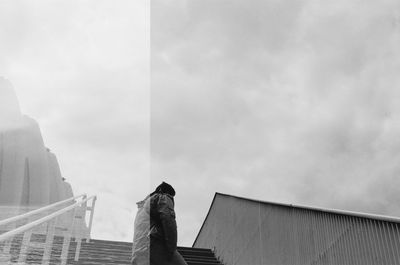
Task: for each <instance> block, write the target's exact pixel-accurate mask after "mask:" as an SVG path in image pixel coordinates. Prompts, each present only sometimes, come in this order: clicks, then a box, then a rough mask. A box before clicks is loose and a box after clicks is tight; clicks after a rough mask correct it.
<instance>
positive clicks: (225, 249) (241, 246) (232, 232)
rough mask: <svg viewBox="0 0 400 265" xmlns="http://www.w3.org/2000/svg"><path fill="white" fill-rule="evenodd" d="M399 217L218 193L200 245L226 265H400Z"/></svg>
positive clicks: (204, 227) (201, 232)
mask: <svg viewBox="0 0 400 265" xmlns="http://www.w3.org/2000/svg"><path fill="white" fill-rule="evenodd" d="M399 232H400V227H399V222H398V221H397V219H396V218H391V217H384V216H374V215H367V214H361V213H350V212H344V211H343V212H341V211H337V210H322V209H317V208H315V209H313V208H312V207H300V206H291V205H284V204H276V203H268V202H261V201H254V200H248V199H244V198H238V197H233V196H228V195H223V194H216V196H215V198H214V201H213V204H212V206H211V208H210V211H209V213H208V216H207V218H206V220H205V221H204V224H203V226H202V229H201V231H200V232H199V235H198V236H197V238H196V241H195V243H194V247H201V248H211V249H214V250H215V253H216V255H217V256H218V258H219V259H220V260H221V261H222V262H223V263H224V264H225V265H244V264H245V265H253V264H254V265H256V264H257V265H269V264H271V265H272V264H273V265H281V264H282V265H283V264H284V265H297V264H299V265H300V264H309V265H311V264H312V265H319V264H324V265H325V264H326V265H347V264H348V265H353V264H355V265H357V264H359V265H367V264H371V265H375V264H382V265H384V264H387V265H397V264H398V265H400V233H399Z"/></svg>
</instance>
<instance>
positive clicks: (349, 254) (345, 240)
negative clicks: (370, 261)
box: [339, 215, 353, 264]
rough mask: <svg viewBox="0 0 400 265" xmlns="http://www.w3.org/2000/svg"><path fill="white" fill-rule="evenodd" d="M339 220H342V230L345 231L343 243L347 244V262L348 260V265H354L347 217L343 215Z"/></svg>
mask: <svg viewBox="0 0 400 265" xmlns="http://www.w3.org/2000/svg"><path fill="white" fill-rule="evenodd" d="M339 220H340V223H341V225H342V229H343V232H342V237H343V241H344V242H345V245H346V247H345V249H346V257H347V258H346V260H348V262H347V263H348V264H353V259H352V253H351V248H350V243H351V242H350V241H349V238H348V236H347V233H348V227H347V223H346V217H345V216H343V215H341V216H339Z"/></svg>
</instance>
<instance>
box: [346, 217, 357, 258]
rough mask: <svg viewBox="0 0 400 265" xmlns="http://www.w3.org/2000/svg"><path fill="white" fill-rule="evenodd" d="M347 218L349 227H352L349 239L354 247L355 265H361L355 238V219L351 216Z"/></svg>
mask: <svg viewBox="0 0 400 265" xmlns="http://www.w3.org/2000/svg"><path fill="white" fill-rule="evenodd" d="M347 218H348V220H349V227H350V229H349V238H350V241H351V247H352V252H353V257H354V261H355V262H354V263H355V264H360V262H359V258H358V249H357V241H356V238H355V236H354V232H355V227H354V224H353V218H352V217H351V216H348V217H347Z"/></svg>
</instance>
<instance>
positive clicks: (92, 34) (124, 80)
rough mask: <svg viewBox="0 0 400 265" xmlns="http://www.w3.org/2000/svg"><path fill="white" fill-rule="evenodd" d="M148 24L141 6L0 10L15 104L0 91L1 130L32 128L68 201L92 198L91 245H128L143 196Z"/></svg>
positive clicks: (2, 51)
mask: <svg viewBox="0 0 400 265" xmlns="http://www.w3.org/2000/svg"><path fill="white" fill-rule="evenodd" d="M148 19H149V17H148V3H146V2H145V1H130V0H119V1H110V0H88V1H76V0H72V1H63V0H56V1H48V0H40V1H24V0H22V1H11V0H10V1H8V0H6V1H1V2H0V40H1V41H0V57H1V58H2V59H1V60H0V76H2V77H4V78H5V79H7V80H8V81H9V82H10V83H11V84H12V86H13V87H14V93H15V94H16V95H15V96H16V97H14V95H13V96H12V97H10V96H9V95H8V94H7V95H5V94H3V93H13V92H10V91H11V90H10V89H3V87H2V88H1V90H0V92H1V93H0V95H1V98H0V102H1V114H0V115H1V116H0V119H1V120H0V122H1V124H0V129H1V130H2V133H3V132H5V133H6V131H9V130H12V127H13V126H19V125H20V124H18V121H15V119H14V118H13V117H14V116H15V117H19V120H21V119H22V120H24V121H26V123H29V122H30V123H29V124H31V125H32V127H34V130H35V133H34V134H33V135H35V136H34V137H37V139H36V140H35V141H30V140H29V141H30V142H36V143H39V142H40V143H41V146H40V148H39V144H38V146H35V147H34V148H32V150H33V149H34V150H37V149H38V148H39V149H41V150H44V152H48V153H50V152H51V153H52V154H55V155H56V156H57V158H58V164H59V167H60V172H61V173H60V174H61V176H59V177H64V178H65V179H66V182H67V183H69V184H70V185H71V187H72V190H73V192H74V194H76V195H77V194H81V193H88V194H96V195H97V196H98V201H97V204H96V211H95V215H94V222H93V230H92V237H93V238H100V239H111V240H122V241H132V236H133V218H134V214H135V212H136V205H135V202H136V201H138V200H140V199H142V198H143V197H144V196H145V195H146V194H148V192H149V135H150V133H149V109H148V108H149V80H148V79H149V58H148V56H149V43H148V29H147V27H148V26H149V23H148ZM2 80H3V79H2ZM2 82H3V81H2ZM6 97H7V98H12V101H13V102H11V101H10V102H9V101H8V100H6V99H5V98H6ZM16 98H18V100H19V104H18V103H16V102H15V101H16ZM5 103H6V104H5ZM18 105H19V107H17V106H18ZM19 109H20V110H19ZM6 112H7V113H11V114H10V115H11V116H12V117H11V116H9V115H8V114H7V117H4V113H6ZM17 113H18V114H17ZM25 115H26V116H25ZM29 117H31V118H29ZM17 120H18V119H17ZM10 142H11V143H12V140H10V141H8V145H11V143H10ZM21 144H22V143H21ZM7 148H9V149H10V148H11V147H7ZM25 148H28V149H29V147H27V146H26V145H25ZM46 148H48V149H49V150H47V149H46ZM3 150H5V149H3ZM15 150H19V149H18V148H17V147H16V149H15ZM5 151H6V150H5ZM28 151H29V150H28ZM32 152H33V151H32ZM43 154H46V153H43ZM33 157H35V155H33ZM36 157H37V156H36ZM31 163H33V162H31ZM18 168H20V169H21V170H24V166H23V165H22V167H19V166H18ZM22 175H23V173H22ZM37 175H42V176H41V178H38V179H37V181H35V182H32V183H34V184H32V185H36V186H37V187H36V188H37V189H40V188H41V189H42V191H43V192H42V196H44V197H45V196H48V195H45V194H48V192H47V191H48V190H46V189H48V187H45V185H44V184H43V186H41V183H42V182H41V181H44V180H43V179H45V178H46V174H40V172H38V173H37ZM4 179H5V176H4V174H2V175H1V180H4ZM44 182H45V181H44ZM44 182H43V183H44ZM8 184H9V183H8ZM1 185H4V186H5V185H6V184H5V183H2V184H1ZM31 188H32V187H31ZM2 192H3V191H2ZM1 196H3V193H2V194H1ZM4 196H5V197H7V199H9V200H11V199H10V198H11V197H10V196H6V195H5V194H4ZM15 196H17V197H18V198H20V197H21V196H19V195H15ZM38 196H39V195H38ZM2 198H3V197H2ZM47 199H48V198H41V197H40V196H39V197H38V198H35V200H36V201H35V203H36V202H38V203H39V204H40V203H45V202H46V200H47Z"/></svg>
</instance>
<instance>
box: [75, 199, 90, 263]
mask: <svg viewBox="0 0 400 265" xmlns="http://www.w3.org/2000/svg"><path fill="white" fill-rule="evenodd" d="M84 199H86V197H85V198H84ZM87 208H88V207H87V201H85V202H84V203H83V205H81V207H80V208H79V214H78V216H76V217H77V218H78V217H79V218H80V220H81V221H80V225H78V226H77V227H76V230H75V241H76V242H77V244H76V249H75V258H74V260H75V261H78V260H79V255H80V253H81V246H82V237H83V236H82V232H85V233H86V231H85V230H83V227H84V226H85V218H86V211H87Z"/></svg>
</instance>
